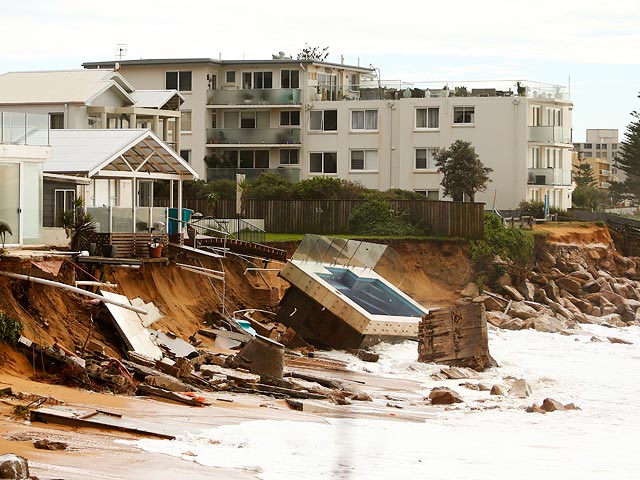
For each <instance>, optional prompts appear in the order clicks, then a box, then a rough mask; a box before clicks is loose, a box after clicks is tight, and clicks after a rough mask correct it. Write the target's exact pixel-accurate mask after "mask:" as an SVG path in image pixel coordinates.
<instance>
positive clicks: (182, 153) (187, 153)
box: [180, 150, 191, 163]
mask: <svg viewBox="0 0 640 480" xmlns="http://www.w3.org/2000/svg"><path fill="white" fill-rule="evenodd" d="M180 156H181V157H182V159H183V160H184V161H185V162H187V163H191V150H180Z"/></svg>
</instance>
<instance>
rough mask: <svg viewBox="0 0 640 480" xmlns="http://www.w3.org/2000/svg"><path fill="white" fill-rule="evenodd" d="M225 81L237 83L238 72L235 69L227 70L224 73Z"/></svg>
mask: <svg viewBox="0 0 640 480" xmlns="http://www.w3.org/2000/svg"><path fill="white" fill-rule="evenodd" d="M224 79H225V82H227V83H236V72H235V71H234V70H227V71H226V72H225V74H224Z"/></svg>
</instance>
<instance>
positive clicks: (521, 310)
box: [508, 302, 538, 320]
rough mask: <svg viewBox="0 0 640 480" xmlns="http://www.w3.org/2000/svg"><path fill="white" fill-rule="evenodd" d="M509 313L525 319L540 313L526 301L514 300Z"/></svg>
mask: <svg viewBox="0 0 640 480" xmlns="http://www.w3.org/2000/svg"><path fill="white" fill-rule="evenodd" d="M508 313H510V314H511V316H514V317H518V318H522V319H523V320H526V319H527V318H531V317H535V316H536V315H538V311H537V310H536V309H535V308H533V307H530V306H529V305H527V304H526V303H524V302H513V303H512V304H511V307H510V308H509V312H508Z"/></svg>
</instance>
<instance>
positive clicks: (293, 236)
mask: <svg viewBox="0 0 640 480" xmlns="http://www.w3.org/2000/svg"><path fill="white" fill-rule="evenodd" d="M304 235H305V234H304V233H266V234H265V237H264V241H265V243H277V242H300V241H301V240H302V239H303V238H304ZM325 236H327V237H335V238H344V239H347V240H432V241H451V240H455V239H452V238H448V237H436V236H427V235H349V234H346V233H334V234H325Z"/></svg>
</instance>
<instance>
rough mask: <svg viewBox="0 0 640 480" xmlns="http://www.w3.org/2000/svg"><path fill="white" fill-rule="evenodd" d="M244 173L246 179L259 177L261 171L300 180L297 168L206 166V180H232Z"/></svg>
mask: <svg viewBox="0 0 640 480" xmlns="http://www.w3.org/2000/svg"><path fill="white" fill-rule="evenodd" d="M238 173H239V174H244V175H245V178H246V179H247V180H251V179H254V178H257V177H259V176H260V175H261V174H262V173H272V174H276V175H282V176H283V177H285V178H286V179H287V180H289V182H291V183H295V182H299V181H300V169H299V168H284V167H280V168H207V180H208V181H210V180H234V181H235V179H236V174H238Z"/></svg>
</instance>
